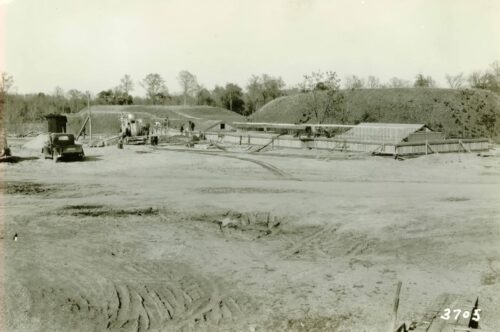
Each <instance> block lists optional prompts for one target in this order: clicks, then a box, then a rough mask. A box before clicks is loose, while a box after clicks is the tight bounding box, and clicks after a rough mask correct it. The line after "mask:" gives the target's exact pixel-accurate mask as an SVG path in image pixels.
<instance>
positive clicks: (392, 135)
mask: <svg viewBox="0 0 500 332" xmlns="http://www.w3.org/2000/svg"><path fill="white" fill-rule="evenodd" d="M204 134H205V137H206V139H207V140H211V141H217V142H219V143H230V144H239V145H257V146H260V147H261V148H265V147H271V148H313V149H328V150H339V151H353V152H370V153H374V154H381V155H415V154H427V153H442V152H472V151H487V150H489V149H490V147H491V144H490V141H489V140H488V139H485V138H480V139H446V138H445V136H444V134H443V133H441V132H436V131H432V130H431V129H430V128H428V127H427V126H426V125H424V124H400V123H366V122H364V123H360V124H358V125H336V124H286V123H252V122H234V123H232V124H231V126H226V127H225V129H219V130H212V131H206V132H205V133H204Z"/></svg>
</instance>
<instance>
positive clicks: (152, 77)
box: [140, 73, 168, 104]
mask: <svg viewBox="0 0 500 332" xmlns="http://www.w3.org/2000/svg"><path fill="white" fill-rule="evenodd" d="M140 84H141V86H142V87H143V88H144V90H146V96H147V98H148V99H149V100H150V102H152V103H153V104H158V103H161V102H162V101H164V100H165V99H166V98H167V96H168V90H167V86H166V85H165V80H164V79H163V78H162V77H161V76H160V74H156V73H151V74H148V75H147V76H146V77H145V78H144V79H143V80H142V81H141V83H140Z"/></svg>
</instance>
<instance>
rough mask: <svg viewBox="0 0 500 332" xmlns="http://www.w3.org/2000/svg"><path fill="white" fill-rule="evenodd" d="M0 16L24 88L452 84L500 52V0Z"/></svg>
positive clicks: (8, 66) (97, 8)
mask: <svg viewBox="0 0 500 332" xmlns="http://www.w3.org/2000/svg"><path fill="white" fill-rule="evenodd" d="M0 20H2V21H1V22H0V27H1V29H2V31H1V33H0V46H1V49H2V50H3V54H2V55H1V56H0V67H1V69H3V70H6V71H7V72H9V73H10V74H12V75H13V76H14V79H15V85H16V87H17V91H18V92H38V91H44V92H52V91H53V90H54V87H55V86H61V87H62V88H64V89H65V90H68V89H71V88H75V89H79V90H91V91H93V92H94V93H96V92H98V91H100V90H103V89H107V88H112V87H114V86H116V85H118V82H119V79H120V78H121V77H122V76H123V75H124V74H126V73H128V74H130V75H131V76H132V78H133V79H134V80H135V82H136V87H135V91H134V92H133V94H135V95H142V94H143V89H142V88H141V87H140V86H139V84H138V83H137V82H138V81H139V80H140V79H142V78H143V77H144V76H145V75H146V74H148V73H150V72H157V73H159V74H161V75H162V76H163V77H164V78H165V80H166V82H167V86H168V88H169V90H170V91H171V92H175V91H178V90H180V88H179V86H178V83H177V79H176V76H177V73H178V72H179V71H180V70H183V69H186V70H189V71H191V72H192V73H194V74H195V75H197V77H198V81H199V82H200V83H202V84H203V85H205V86H206V87H208V88H213V86H214V85H215V84H220V85H222V84H225V83H226V82H235V83H237V84H239V85H240V86H242V87H243V86H245V85H246V83H247V81H248V78H249V77H250V75H252V74H261V73H267V74H270V75H274V76H281V77H282V78H283V79H284V80H285V82H286V83H287V84H288V85H289V86H293V85H295V84H297V83H299V82H300V81H301V80H302V76H303V74H306V73H310V72H311V71H313V70H318V69H321V70H335V71H337V72H338V73H339V75H340V77H341V78H343V77H344V76H345V75H348V74H356V75H358V76H368V75H375V76H378V77H380V78H381V79H382V80H387V79H388V78H390V77H392V76H398V77H402V78H406V79H409V80H412V79H413V77H414V76H415V75H416V74H418V73H423V74H426V75H432V76H433V77H434V78H435V79H436V80H437V81H438V82H439V83H441V84H442V85H444V80H443V78H444V75H445V74H446V73H458V72H462V71H463V72H465V73H469V72H471V71H473V70H478V69H485V68H486V67H487V66H488V65H489V64H490V63H491V62H493V61H494V60H500V1H498V0H142V1H140V0H71V1H69V0H0ZM2 44H3V45H2ZM0 53H1V52H0Z"/></svg>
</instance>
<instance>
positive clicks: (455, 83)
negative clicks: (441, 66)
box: [445, 73, 465, 89]
mask: <svg viewBox="0 0 500 332" xmlns="http://www.w3.org/2000/svg"><path fill="white" fill-rule="evenodd" d="M445 78H446V82H447V83H448V85H449V86H450V88H452V89H460V88H462V87H463V85H464V83H465V77H464V74H463V73H460V74H457V75H449V74H446V75H445Z"/></svg>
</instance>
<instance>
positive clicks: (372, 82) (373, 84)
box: [366, 75, 382, 89]
mask: <svg viewBox="0 0 500 332" xmlns="http://www.w3.org/2000/svg"><path fill="white" fill-rule="evenodd" d="M366 87H367V88H368V89H378V88H381V87H382V84H380V80H379V79H378V77H375V76H371V75H370V76H368V79H367V80H366Z"/></svg>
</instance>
